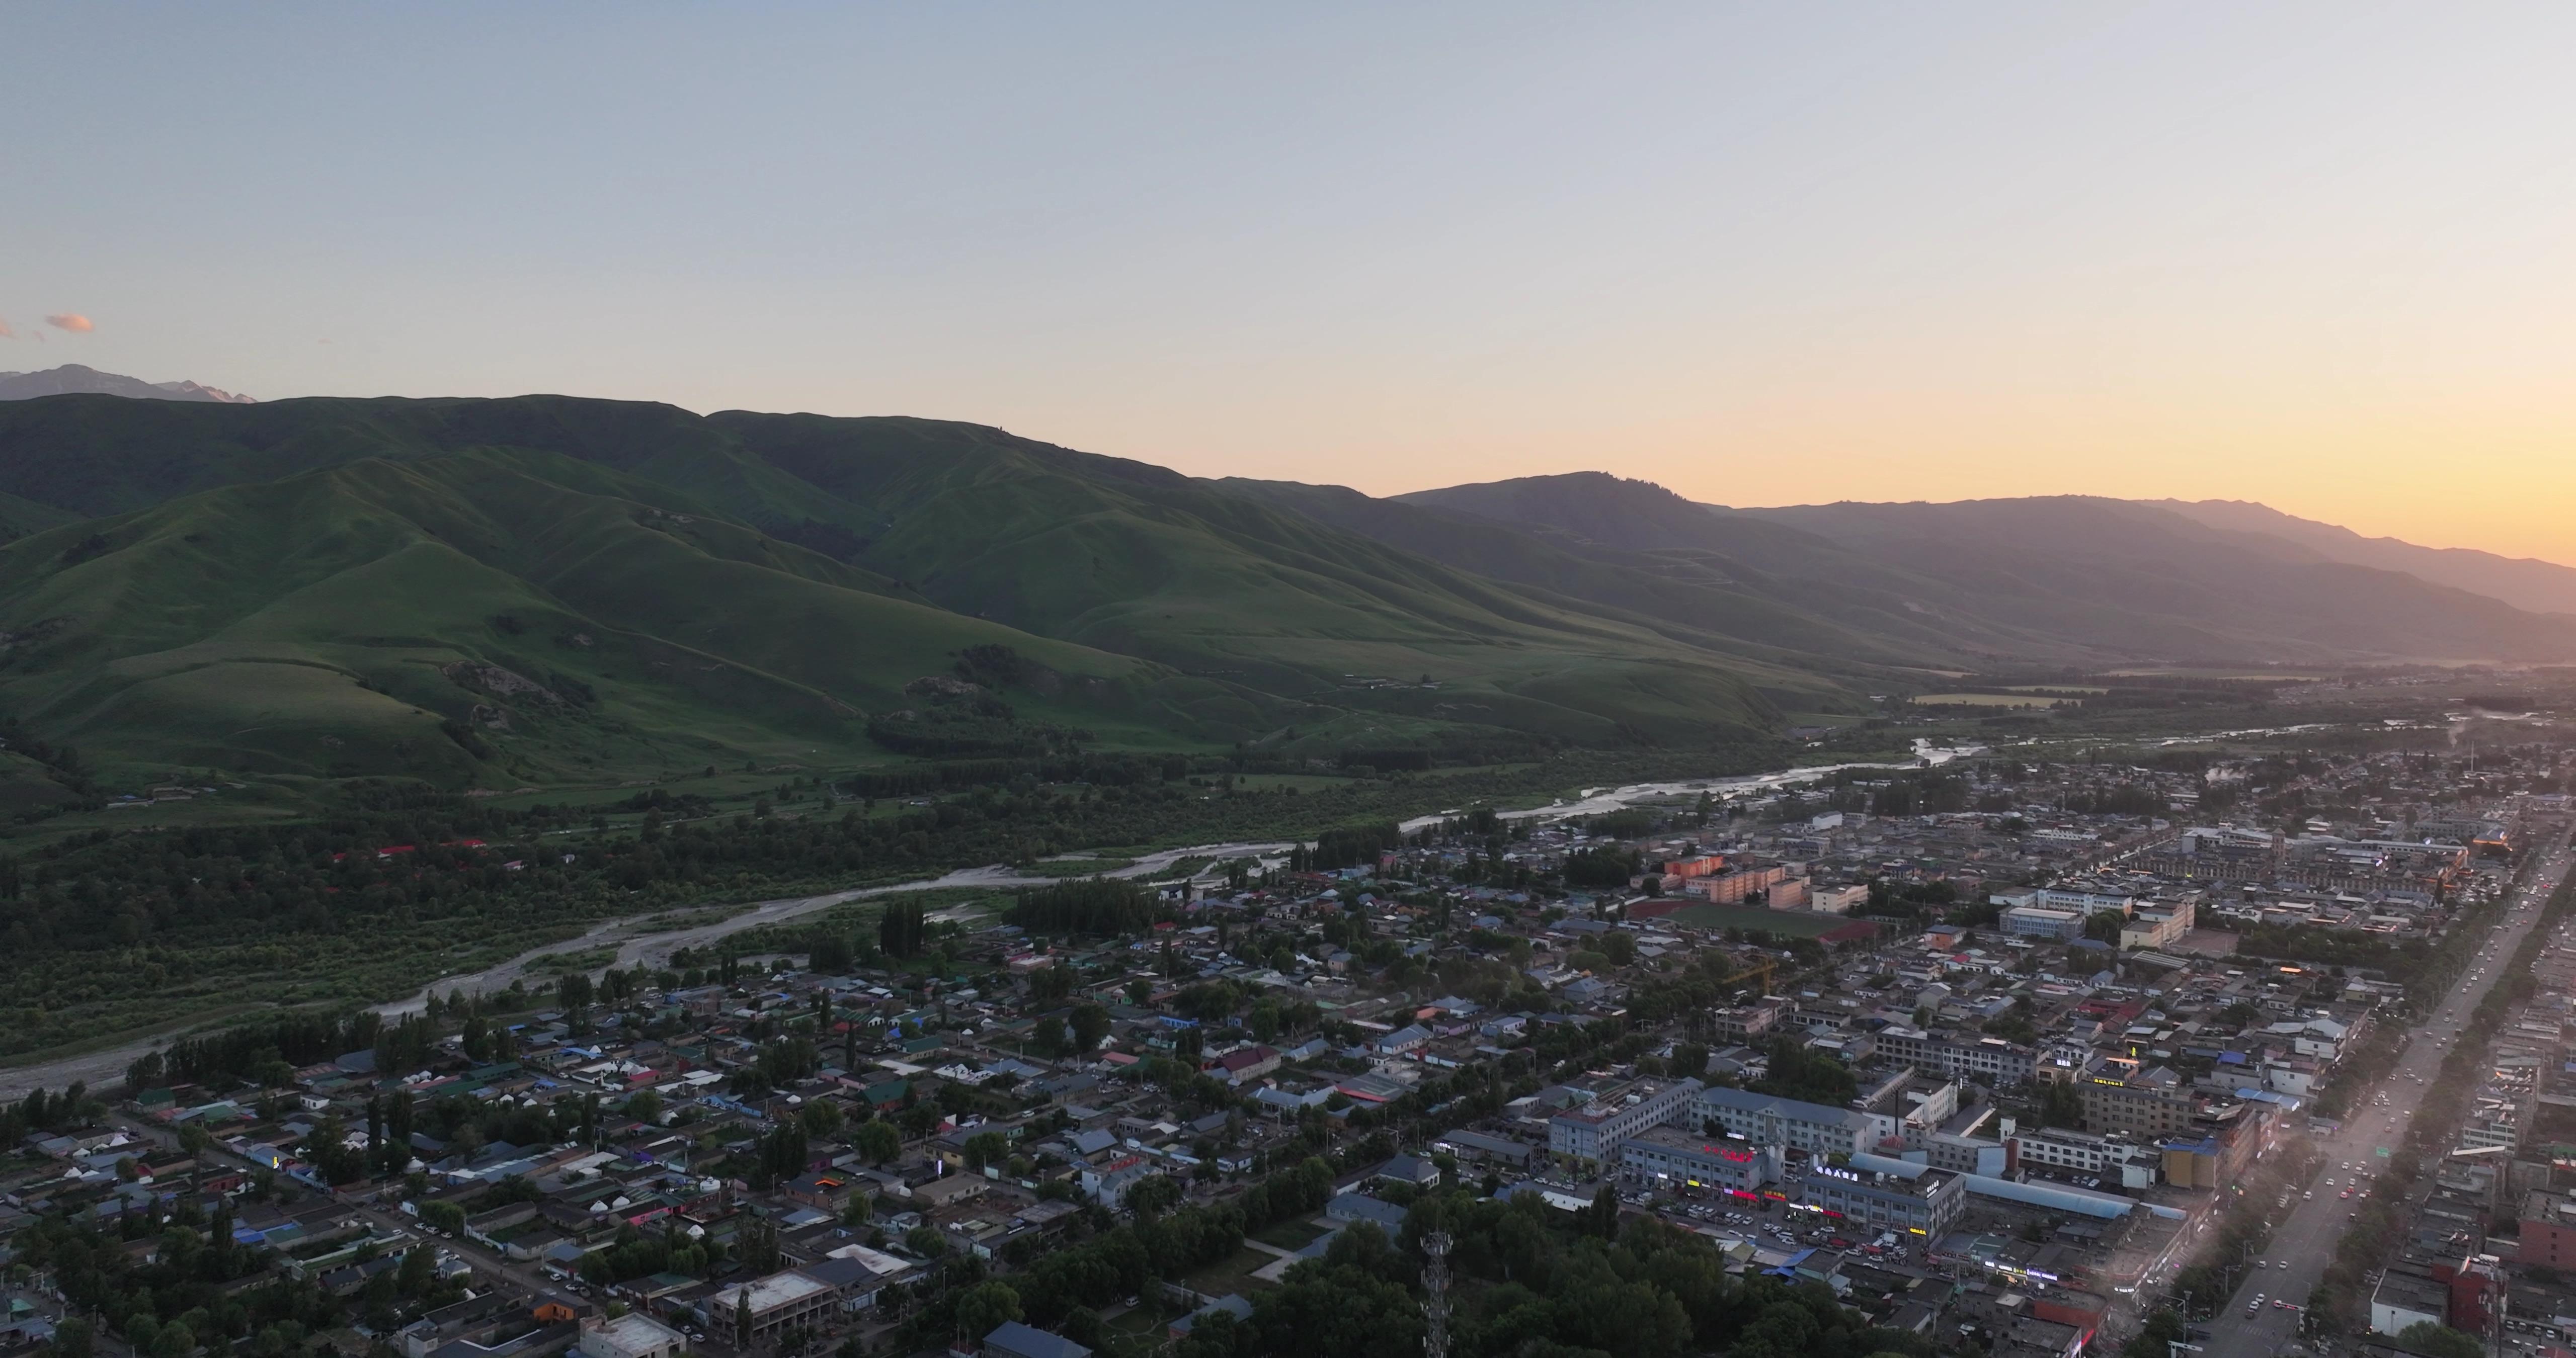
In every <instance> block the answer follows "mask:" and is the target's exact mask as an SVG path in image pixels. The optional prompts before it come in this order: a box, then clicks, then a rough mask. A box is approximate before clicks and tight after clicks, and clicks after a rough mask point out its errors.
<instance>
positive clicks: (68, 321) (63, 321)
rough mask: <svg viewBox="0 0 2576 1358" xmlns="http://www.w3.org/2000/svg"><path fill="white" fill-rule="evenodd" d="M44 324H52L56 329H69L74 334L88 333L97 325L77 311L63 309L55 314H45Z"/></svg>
mask: <svg viewBox="0 0 2576 1358" xmlns="http://www.w3.org/2000/svg"><path fill="white" fill-rule="evenodd" d="M45 324H47V325H50V326H52V327H53V328H55V329H56V330H69V331H71V332H72V333H74V334H80V335H85V334H88V333H89V332H90V331H92V330H96V329H97V328H98V327H97V326H94V325H92V324H90V323H89V317H87V316H84V315H82V314H80V313H79V312H77V311H64V312H59V313H56V314H55V315H51V316H47V317H46V318H45Z"/></svg>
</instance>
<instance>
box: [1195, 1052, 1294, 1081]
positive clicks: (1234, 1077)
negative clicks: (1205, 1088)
mask: <svg viewBox="0 0 2576 1358" xmlns="http://www.w3.org/2000/svg"><path fill="white" fill-rule="evenodd" d="M1277 1069H1279V1053H1278V1052H1277V1051H1274V1050H1272V1049H1271V1048H1269V1047H1246V1048H1244V1049H1243V1050H1241V1051H1230V1052H1227V1053H1226V1054H1225V1055H1223V1056H1220V1057H1218V1058H1217V1059H1216V1066H1215V1069H1214V1071H1213V1072H1212V1073H1213V1074H1215V1075H1216V1076H1217V1077H1218V1078H1219V1079H1222V1080H1224V1081H1225V1082H1226V1083H1227V1084H1230V1085H1240V1084H1243V1083H1244V1082H1246V1081H1249V1080H1258V1079H1260V1078H1261V1077H1262V1076H1264V1075H1268V1074H1270V1073H1271V1072H1273V1071H1275V1070H1277Z"/></svg>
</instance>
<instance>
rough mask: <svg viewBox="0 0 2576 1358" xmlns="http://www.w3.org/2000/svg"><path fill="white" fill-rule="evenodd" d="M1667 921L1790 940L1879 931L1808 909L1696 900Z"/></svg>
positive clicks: (1865, 923)
mask: <svg viewBox="0 0 2576 1358" xmlns="http://www.w3.org/2000/svg"><path fill="white" fill-rule="evenodd" d="M1663 918H1665V919H1667V920H1670V921H1672V922H1673V923H1674V924H1676V925H1679V926H1681V927H1682V928H1685V929H1743V930H1746V931H1748V932H1750V931H1753V930H1761V931H1763V932H1765V933H1773V934H1780V935H1783V936H1785V937H1789V938H1820V939H1824V940H1825V941H1826V942H1828V943H1839V942H1841V941H1842V940H1843V939H1846V938H1865V937H1867V936H1868V935H1870V934H1872V933H1875V932H1877V931H1878V926H1877V925H1876V924H1873V923H1871V922H1870V921H1868V920H1857V919H1846V918H1845V917H1843V916H1841V915H1826V914H1819V913H1817V912H1814V911H1808V910H1766V909H1764V908H1762V907H1761V906H1758V905H1711V904H1709V903H1708V902H1706V901H1695V902H1693V903H1691V904H1689V905H1685V906H1683V907H1682V908H1681V909H1679V910H1676V911H1674V912H1672V913H1671V914H1669V915H1666V916H1664V917H1663Z"/></svg>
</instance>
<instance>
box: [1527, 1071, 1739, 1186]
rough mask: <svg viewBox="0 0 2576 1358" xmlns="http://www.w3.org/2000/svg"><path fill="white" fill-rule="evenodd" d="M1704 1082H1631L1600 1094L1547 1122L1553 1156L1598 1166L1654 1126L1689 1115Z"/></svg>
mask: <svg viewBox="0 0 2576 1358" xmlns="http://www.w3.org/2000/svg"><path fill="white" fill-rule="evenodd" d="M1700 1092H1701V1091H1700V1084H1699V1081H1697V1080H1693V1079H1687V1078H1685V1079H1680V1080H1630V1081H1628V1082H1627V1083H1626V1084H1620V1085H1613V1086H1611V1087H1610V1088H1608V1089H1605V1090H1602V1091H1600V1092H1599V1093H1598V1094H1595V1095H1594V1096H1593V1097H1592V1098H1591V1099H1589V1100H1587V1101H1585V1102H1583V1103H1579V1104H1576V1105H1575V1106H1573V1107H1571V1108H1568V1109H1566V1110H1565V1111H1564V1112H1562V1113H1559V1114H1557V1115H1556V1116H1554V1117H1552V1118H1549V1119H1548V1120H1547V1149H1548V1152H1549V1153H1550V1154H1552V1155H1561V1156H1565V1157H1567V1158H1569V1159H1573V1160H1582V1161H1586V1162H1589V1163H1591V1164H1595V1165H1599V1164H1604V1163H1607V1162H1608V1161H1609V1160H1610V1159H1611V1158H1613V1157H1615V1156H1616V1155H1617V1154H1618V1151H1619V1143H1620V1142H1622V1141H1625V1140H1627V1139H1628V1138H1629V1137H1632V1136H1635V1135H1636V1134H1637V1133H1639V1132H1642V1131H1644V1130H1646V1129H1647V1128H1649V1127H1661V1126H1663V1125H1664V1124H1665V1123H1667V1122H1670V1121H1672V1120H1673V1119H1674V1118H1676V1117H1681V1116H1684V1115H1686V1114H1687V1113H1688V1111H1689V1109H1690V1106H1691V1098H1692V1096H1693V1095H1695V1094H1698V1093H1700Z"/></svg>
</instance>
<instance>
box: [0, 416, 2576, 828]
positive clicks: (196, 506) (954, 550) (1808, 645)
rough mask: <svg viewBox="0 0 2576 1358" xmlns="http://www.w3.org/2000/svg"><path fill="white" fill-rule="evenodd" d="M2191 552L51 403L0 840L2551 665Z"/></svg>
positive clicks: (1462, 744) (2108, 503)
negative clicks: (856, 771) (148, 792)
mask: <svg viewBox="0 0 2576 1358" xmlns="http://www.w3.org/2000/svg"><path fill="white" fill-rule="evenodd" d="M2238 517H2239V518H2242V515H2239V516H2238ZM2215 518H2217V516H2215V515H2212V514H2208V513H2202V514H2197V515H2194V514H2185V513H2182V512H2180V511H2179V510H2177V509H2175V508H2171V507H2165V506H2156V505H2143V504H2136V503H2130V502H2124V501H2113V500H2093V499H2082V498H2059V499H2030V500H2000V501H1971V502H1963V503H1958V504H1947V505H1923V504H1910V505H1866V504H1837V505H1816V506H1802V507H1797V508H1790V509H1774V510H1736V509H1727V508H1723V507H1718V506H1709V505H1701V504H1694V503H1692V502H1690V501H1687V500H1684V499H1682V498H1681V497H1679V496H1676V495H1674V494H1672V493H1671V492H1669V491H1667V490H1664V489H1662V488H1661V487H1657V486H1653V485H1650V484H1647V483H1644V482H1637V481H1623V480H1620V479H1618V478H1615V477H1610V476H1606V475H1600V474H1583V475H1576V476H1568V477H1544V478H1530V479H1526V480H1520V481H1507V482H1497V483H1492V484H1488V485H1475V486H1459V487H1452V488H1449V489H1446V490H1440V491H1430V492H1424V493H1421V494H1416V495H1408V496H1399V497H1394V498H1390V499H1373V498H1371V497H1368V496H1365V495H1361V494H1359V493H1357V492H1355V491H1350V490H1346V489H1342V488H1339V487H1330V486H1304V485H1292V484H1285V483H1276V482H1254V481H1237V480H1230V481H1200V480H1193V479H1191V478H1189V477H1185V476H1182V475H1180V474H1178V473H1175V472H1172V471H1169V470H1166V469H1164V468H1160V467H1155V466H1150V465H1147V464H1144V463H1139V462H1134V461H1128V460H1124V459H1119V458H1112V457H1103V456H1098V455H1095V454H1089V453H1083V452H1079V451H1075V450H1072V449H1067V448H1062V447H1057V446H1055V445H1052V444H1047V443H1043V442H1040V441H1037V440H1033V439H1028V438H1023V437H1020V436H1017V435H1013V434H1010V433H1007V432H1005V431H1002V430H999V429H993V428H990V427H986V426H980V425H971V424H959V423H952V422H944V421H935V420H919V419H906V418H897V417H885V418H867V419H840V418H826V417H822V416H815V415H782V414H759V413H753V412H746V411H727V412H722V413H719V414H714V415H708V416H699V415H695V414H692V413H690V412H687V411H684V410H680V409H677V408H675V407H671V406H665V405H657V404H652V403H643V402H613V401H592V400H579V399H574V398H567V397H556V396H529V397H518V398H511V399H504V400H462V399H459V400H397V399H377V400H342V399H311V400H291V401H278V402H269V403H259V404H240V403H231V402H214V401H193V402H192V401H176V400H153V399H140V400H138V399H130V398H127V397H121V396H110V395H102V394H69V395H56V396H47V397H43V398H40V399H34V400H26V401H15V402H8V403H0V536H5V537H7V538H9V539H13V540H11V541H9V542H8V543H7V545H6V546H0V726H5V730H0V739H7V740H8V741H9V747H10V748H9V752H8V753H7V754H6V756H5V758H0V812H5V811H7V810H9V809H10V808H11V807H12V805H13V804H14V805H18V806H21V807H23V806H24V805H25V804H27V803H29V802H30V801H31V800H32V801H36V802H41V801H42V800H43V799H44V797H46V796H49V795H56V794H57V793H59V791H60V789H59V786H58V785H59V784H60V783H61V782H63V781H64V779H65V777H66V775H63V774H62V772H61V769H60V767H57V768H56V769H55V772H54V773H52V774H47V773H45V772H44V771H43V768H44V761H45V759H46V758H48V757H52V756H48V755H47V754H46V753H45V752H46V751H48V750H58V748H59V747H60V746H62V745H64V744H71V745H75V746H77V747H78V748H79V749H80V750H81V751H82V752H83V757H84V758H85V759H86V760H88V761H89V763H90V764H91V765H92V766H93V767H97V768H101V769H105V770H109V771H111V772H112V773H113V774H114V776H116V777H120V778H126V777H131V778H159V777H167V776H172V775H175V774H178V773H181V772H184V771H187V770H217V771H224V772H226V773H229V774H234V775H245V776H260V777H267V778H279V779H295V778H321V779H330V778H342V777H349V776H357V775H379V774H400V775H404V776H410V777H417V778H421V779H424V780H427V781H429V782H431V783H434V784H437V785H440V786H446V787H468V786H482V787H502V786H510V785H517V784H522V783H525V784H535V785H546V784H549V783H556V782H569V781H588V782H594V783H595V782H599V781H607V780H614V779H618V778H621V777H632V776H638V775H641V774H646V773H658V772H667V771H670V770H675V769H687V768H692V767H696V766H700V765H708V764H714V765H722V766H725V767H732V766H733V765H734V764H736V763H738V762H743V761H749V762H752V763H760V764H775V763H781V762H789V763H825V764H831V765H835V766H842V767H847V766H850V765H854V764H870V763H886V762H893V761H902V760H907V759H914V758H921V757H940V756H988V755H994V754H1019V755H1028V754H1039V753H1047V752H1061V751H1069V750H1075V749H1084V748H1088V749H1101V748H1129V749H1146V750H1173V749H1193V748H1195V749H1221V748H1226V747H1230V746H1234V745H1238V744H1240V745H1245V746H1250V747H1259V748H1264V749H1269V750H1274V751H1282V752H1288V753H1293V754H1297V755H1306V754H1317V755H1329V754H1332V753H1334V752H1337V751H1338V750H1340V749H1344V748H1350V747H1360V748H1376V747H1382V746H1388V745H1412V746H1422V745H1433V746H1438V745H1448V746H1452V747H1456V748H1468V747H1474V748H1484V749H1498V748H1524V749H1525V748H1529V747H1530V746H1531V745H1532V743H1533V742H1537V743H1546V742H1572V743H1580V744H1660V745H1673V744H1699V743H1707V742H1717V741H1730V740H1737V739H1741V738H1744V737H1746V736H1748V735H1752V734H1756V733H1760V732H1764V731H1767V730H1772V729H1776V728H1778V727H1779V726H1781V725H1783V724H1786V723H1788V722H1790V721H1792V720H1795V719H1797V718H1798V717H1799V716H1800V715H1801V714H1835V713H1844V714H1849V713H1857V712H1862V711H1866V710H1868V709H1869V708H1870V706H1871V703H1870V701H1869V700H1868V699H1867V698H1866V697H1864V696H1862V695H1865V694H1866V693H1869V692H1872V691H1881V692H1883V691H1888V690H1889V689H1896V690H1899V691H1902V690H1903V689H1904V688H1905V687H1907V686H1909V685H1913V684H1919V683H1922V682H1927V672H1931V671H1957V670H1977V669H1993V668H2008V667H2013V666H2029V665H2033V664H2046V665H2082V666H2097V665H2107V664H2113V663H2140V662H2171V661H2189V660H2222V661H2225V662H2228V663H2252V662H2261V661H2277V662H2290V663H2350V662H2356V661H2379V660H2398V659H2411V658H2496V659H2513V660H2521V659H2530V660H2542V659H2553V660H2554V659H2563V658H2566V657H2568V656H2571V655H2576V618H2571V617H2562V616H2556V615H2543V614H2535V613H2530V612H2525V611H2521V610H2518V609H2516V608H2514V607H2512V606H2510V605H2508V604H2506V603H2503V602H2500V601H2498V600H2496V599H2494V598H2490V597H2487V596H2485V595H2482V594H2479V593H2475V592H2471V591H2468V590H2464V589H2460V588H2455V587H2453V586H2451V585H2447V584H2442V583H2436V582H2432V581H2428V580H2426V579H2423V578H2419V577H2418V576H2416V575H2413V574H2409V573H2406V572H2403V571H2395V570H2389V569H2384V568H2380V567H2377V566H2374V565H2370V564H2364V563H2356V562H2354V561H2350V560H2345V559H2341V558H2340V557H2338V556H2336V555H2335V554H2334V553H2333V552H2330V551H2328V550H2326V549H2324V548H2321V547H2319V546H2317V545H2314V544H2312V543H2309V542H2305V541H2301V540H2298V538H2297V536H2296V535H2283V534H2276V533H2271V532H2267V531H2262V530H2261V529H2260V527H2259V525H2258V526H2255V527H2248V526H2245V525H2243V524H2241V523H2239V522H2235V521H2213V519H2215ZM2310 536H2313V534H2311V535H2310ZM2400 546H2402V544H2400ZM2408 550H2410V551H2411V550H2416V549H2408ZM1498 742H1499V743H1498ZM39 747H42V748H39ZM31 761H32V762H31ZM60 762H61V761H60V760H59V759H58V760H57V764H58V765H59V764H60ZM22 765H23V766H24V767H21V766H22ZM48 779H50V780H51V781H47V780H48ZM47 788H53V789H54V792H50V793H49V792H47V791H46V789H47Z"/></svg>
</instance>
